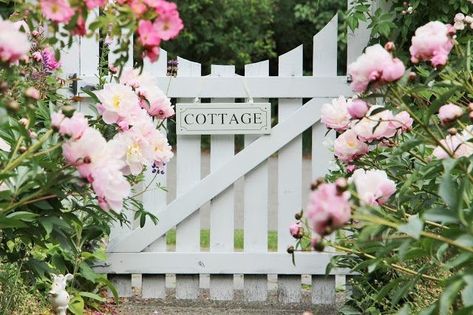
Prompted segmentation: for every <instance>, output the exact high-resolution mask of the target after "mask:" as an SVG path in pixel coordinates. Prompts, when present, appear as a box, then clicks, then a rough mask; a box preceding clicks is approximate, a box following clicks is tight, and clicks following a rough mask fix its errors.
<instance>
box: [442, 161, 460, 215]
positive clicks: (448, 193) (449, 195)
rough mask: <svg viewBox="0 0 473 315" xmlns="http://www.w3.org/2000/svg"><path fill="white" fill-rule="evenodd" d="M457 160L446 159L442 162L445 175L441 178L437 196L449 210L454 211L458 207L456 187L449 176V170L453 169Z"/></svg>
mask: <svg viewBox="0 0 473 315" xmlns="http://www.w3.org/2000/svg"><path fill="white" fill-rule="evenodd" d="M456 163H457V160H453V159H446V160H445V161H444V162H443V166H444V169H445V174H444V175H443V176H442V179H441V181H440V185H439V195H440V197H441V198H442V199H443V201H445V203H446V204H447V206H449V207H450V209H456V208H457V205H458V185H457V183H456V181H455V179H454V178H453V176H452V175H451V170H452V169H453V168H454V167H455V164H456Z"/></svg>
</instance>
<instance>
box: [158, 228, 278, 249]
mask: <svg viewBox="0 0 473 315" xmlns="http://www.w3.org/2000/svg"><path fill="white" fill-rule="evenodd" d="M209 243H210V230H207V229H206V230H200V247H201V248H209ZM166 244H167V245H168V246H173V247H174V246H176V230H170V231H169V232H168V233H167V234H166ZM277 246H278V235H277V232H276V231H269V232H268V250H269V251H276V250H277ZM234 248H235V250H243V230H235V235H234Z"/></svg>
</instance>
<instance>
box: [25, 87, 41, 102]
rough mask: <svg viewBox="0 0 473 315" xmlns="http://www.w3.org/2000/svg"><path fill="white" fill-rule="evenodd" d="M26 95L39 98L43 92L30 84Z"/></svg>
mask: <svg viewBox="0 0 473 315" xmlns="http://www.w3.org/2000/svg"><path fill="white" fill-rule="evenodd" d="M25 95H26V96H27V97H29V98H32V99H34V100H39V99H40V98H41V93H40V92H39V91H38V90H37V89H36V88H35V87H33V86H30V87H29V88H27V89H26V90H25Z"/></svg>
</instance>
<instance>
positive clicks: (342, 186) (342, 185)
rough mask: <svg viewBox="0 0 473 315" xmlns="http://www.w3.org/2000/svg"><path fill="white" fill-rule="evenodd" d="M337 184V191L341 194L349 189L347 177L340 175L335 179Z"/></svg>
mask: <svg viewBox="0 0 473 315" xmlns="http://www.w3.org/2000/svg"><path fill="white" fill-rule="evenodd" d="M335 185H337V192H338V193H339V194H341V193H343V192H344V191H346V190H347V189H348V182H347V180H346V179H345V178H343V177H340V178H338V179H337V180H336V181H335Z"/></svg>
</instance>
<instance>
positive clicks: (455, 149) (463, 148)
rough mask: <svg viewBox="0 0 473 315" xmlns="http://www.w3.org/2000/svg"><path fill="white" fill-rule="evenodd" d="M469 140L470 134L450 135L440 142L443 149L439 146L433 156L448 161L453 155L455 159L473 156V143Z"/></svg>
mask: <svg viewBox="0 0 473 315" xmlns="http://www.w3.org/2000/svg"><path fill="white" fill-rule="evenodd" d="M469 139H471V134H469V133H464V134H456V135H453V136H452V135H448V136H447V137H446V138H445V139H443V140H441V141H440V143H441V144H442V146H443V147H442V146H440V145H439V146H437V147H436V148H435V149H434V151H433V152H432V154H433V155H434V156H435V157H436V158H437V159H439V160H443V159H448V158H450V157H451V155H452V157H453V158H454V159H458V158H461V157H464V156H466V157H468V156H470V155H472V154H473V143H471V142H469V141H468V140H469Z"/></svg>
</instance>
